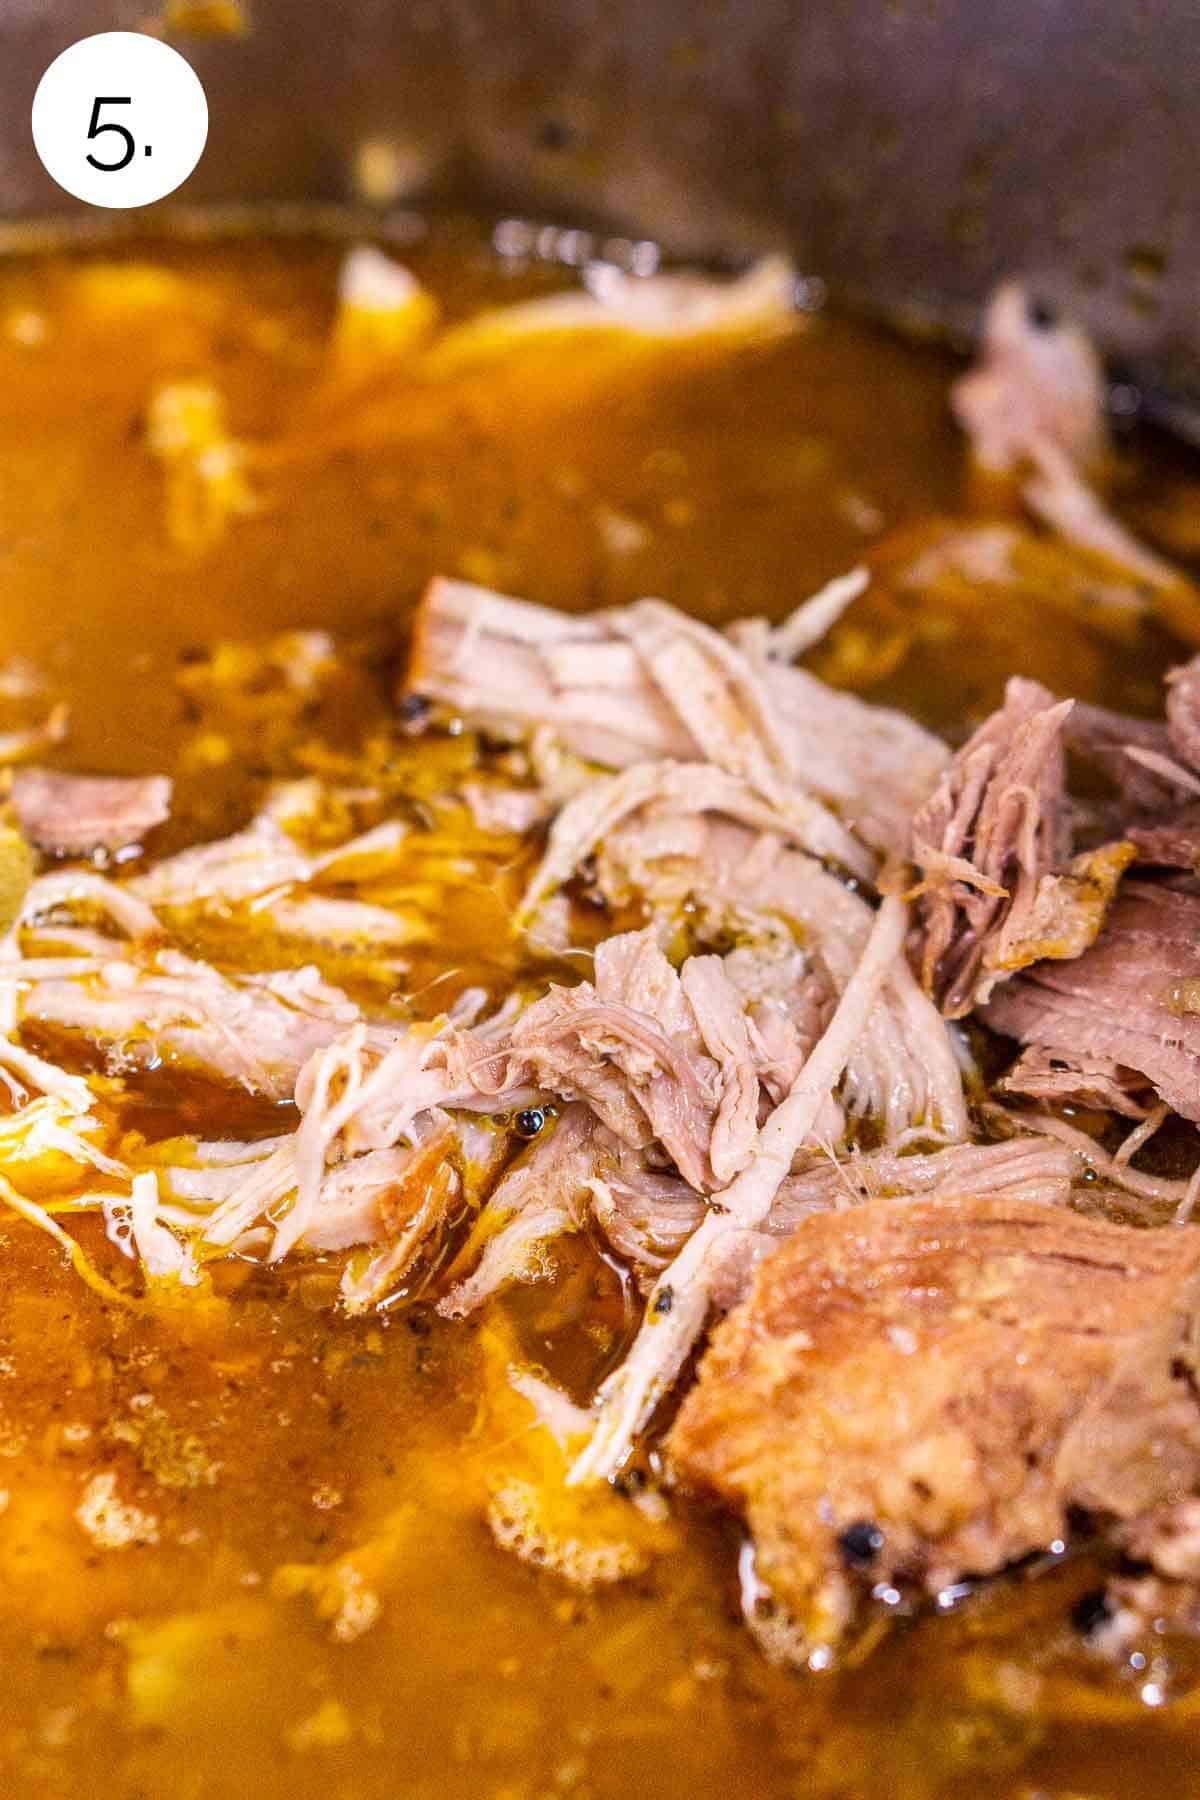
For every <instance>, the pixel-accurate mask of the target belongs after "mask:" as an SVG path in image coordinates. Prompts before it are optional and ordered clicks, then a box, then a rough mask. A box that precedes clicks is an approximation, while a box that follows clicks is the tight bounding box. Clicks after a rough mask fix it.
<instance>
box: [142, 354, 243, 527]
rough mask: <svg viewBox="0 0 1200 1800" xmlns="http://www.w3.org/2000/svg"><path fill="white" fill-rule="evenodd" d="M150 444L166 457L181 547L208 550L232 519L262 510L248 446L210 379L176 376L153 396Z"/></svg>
mask: <svg viewBox="0 0 1200 1800" xmlns="http://www.w3.org/2000/svg"><path fill="white" fill-rule="evenodd" d="M146 445H147V448H148V449H149V451H150V454H151V456H153V457H154V458H155V460H156V461H158V462H159V463H161V465H162V469H163V475H164V480H165V487H166V527H167V535H168V537H169V538H170V539H171V542H172V543H173V544H176V545H177V546H178V547H179V548H180V549H181V550H191V551H198V550H206V549H208V548H209V547H210V546H211V545H212V544H214V543H216V542H217V540H218V539H219V538H220V537H221V536H222V535H223V534H224V532H225V530H226V528H227V526H228V524H229V522H230V520H231V519H235V518H238V517H240V516H242V515H244V514H246V513H251V512H254V511H255V510H256V505H257V503H256V501H255V498H254V495H253V493H252V492H251V489H250V484H249V482H248V480H247V478H246V452H245V449H244V447H243V445H241V444H240V443H238V442H237V440H236V439H235V438H234V437H233V436H232V435H231V433H230V430H229V426H228V424H227V422H226V415H225V399H224V396H223V395H222V394H221V393H220V391H219V390H218V389H217V388H216V387H214V386H213V384H212V383H211V382H208V381H173V382H168V383H167V384H166V385H165V386H163V387H160V388H158V389H157V390H156V391H155V392H154V393H153V394H152V395H151V398H150V405H149V408H148V410H147V415H146Z"/></svg>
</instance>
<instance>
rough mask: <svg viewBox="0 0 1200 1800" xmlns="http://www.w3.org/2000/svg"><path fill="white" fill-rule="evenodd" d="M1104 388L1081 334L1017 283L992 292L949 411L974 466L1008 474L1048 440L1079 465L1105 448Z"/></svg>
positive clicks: (1092, 349) (1092, 351) (1091, 349)
mask: <svg viewBox="0 0 1200 1800" xmlns="http://www.w3.org/2000/svg"><path fill="white" fill-rule="evenodd" d="M1104 401H1105V385H1104V370H1103V367H1102V366H1101V362H1100V358H1099V356H1098V355H1097V354H1096V350H1095V347H1094V345H1093V344H1092V342H1091V340H1090V339H1089V338H1088V336H1087V334H1086V333H1085V332H1084V331H1082V330H1081V329H1080V328H1079V326H1078V325H1076V324H1074V323H1073V322H1072V321H1071V320H1069V319H1060V318H1058V317H1056V315H1055V313H1054V312H1053V311H1052V310H1051V309H1050V308H1049V307H1047V306H1045V305H1043V304H1041V303H1040V302H1038V301H1035V300H1034V299H1033V298H1032V297H1031V296H1030V294H1029V293H1028V292H1027V291H1026V289H1025V288H1024V287H1022V286H1021V284H1020V283H1019V282H1016V281H1006V282H1004V283H1003V284H1002V285H1001V286H1000V287H998V288H997V289H996V291H995V293H994V294H993V295H992V297H991V299H990V300H989V302H988V307H987V312H986V313H985V315H984V320H983V350H982V354H981V356H980V359H979V362H978V363H977V364H976V366H975V367H974V368H973V369H971V370H970V371H969V373H967V374H966V375H964V376H962V378H961V379H960V380H959V381H957V382H955V384H954V387H953V389H952V390H951V404H952V406H953V408H954V414H955V417H956V418H957V420H958V422H959V424H960V425H961V426H962V428H963V430H964V431H965V432H967V434H968V435H969V437H970V439H971V446H972V449H973V450H974V452H975V454H976V456H977V457H978V459H979V461H980V463H981V464H982V465H983V466H984V467H985V468H987V469H991V470H994V471H996V472H997V473H998V474H1009V473H1011V472H1013V471H1015V470H1016V469H1018V468H1019V466H1020V465H1021V464H1022V463H1023V462H1025V461H1026V459H1027V458H1028V456H1029V454H1030V447H1031V446H1032V445H1035V444H1038V443H1050V444H1054V445H1057V446H1058V448H1059V449H1060V450H1061V451H1062V452H1063V453H1064V454H1065V455H1066V456H1068V457H1069V458H1070V460H1071V461H1072V462H1073V463H1075V464H1076V465H1077V466H1078V467H1080V468H1088V467H1091V466H1094V465H1095V464H1097V463H1098V462H1100V461H1101V460H1102V458H1103V457H1104V456H1105V454H1106V453H1107V450H1108V431H1107V428H1106V426H1105V419H1104Z"/></svg>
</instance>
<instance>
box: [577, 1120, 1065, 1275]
mask: <svg viewBox="0 0 1200 1800" xmlns="http://www.w3.org/2000/svg"><path fill="white" fill-rule="evenodd" d="M1081 1166H1082V1165H1081V1159H1080V1158H1079V1157H1078V1156H1077V1155H1076V1153H1075V1152H1074V1151H1073V1150H1071V1149H1070V1148H1069V1147H1068V1146H1067V1145H1065V1144H1056V1143H1053V1142H1051V1141H1048V1140H1047V1139H1046V1138H1036V1137H1031V1138H1012V1139H1010V1140H1009V1141H1008V1142H1007V1143H1000V1144H951V1145H948V1146H947V1147H946V1148H945V1149H944V1150H933V1151H929V1152H927V1153H926V1154H923V1155H921V1154H911V1153H910V1154H906V1155H897V1154H896V1152H895V1151H893V1150H870V1151H865V1152H851V1153H850V1154H849V1155H847V1156H845V1157H842V1158H841V1159H839V1158H837V1157H835V1156H833V1155H831V1154H829V1155H826V1154H820V1153H817V1152H812V1151H806V1152H805V1153H804V1154H803V1155H802V1156H801V1157H798V1158H797V1160H796V1164H795V1165H794V1166H793V1169H792V1173H791V1174H790V1175H789V1176H788V1177H787V1178H786V1179H785V1180H784V1182H783V1183H782V1185H781V1186H780V1189H779V1192H778V1194H777V1195H776V1197H775V1204H774V1205H773V1206H772V1208H771V1210H770V1212H769V1213H768V1214H767V1217H766V1218H765V1219H764V1221H763V1224H762V1227H761V1229H760V1231H759V1232H757V1233H755V1234H754V1235H755V1243H754V1246H753V1256H754V1259H757V1260H761V1258H762V1256H764V1255H766V1254H767V1252H768V1251H770V1250H772V1249H774V1248H775V1246H776V1245H777V1244H778V1242H779V1240H780V1239H781V1238H786V1237H790V1236H791V1234H792V1232H793V1231H795V1229H796V1227H797V1226H798V1225H799V1224H800V1223H801V1222H802V1221H803V1220H804V1219H807V1218H810V1217H811V1216H812V1215H813V1214H814V1213H822V1212H841V1211H844V1210H845V1209H846V1208H847V1207H848V1206H855V1205H858V1204H859V1203H860V1202H862V1201H867V1200H876V1199H883V1198H900V1197H902V1196H903V1197H905V1198H908V1199H915V1198H916V1197H917V1196H929V1195H934V1194H953V1195H956V1196H958V1197H959V1198H975V1197H977V1196H981V1195H993V1194H1002V1195H1003V1196H1004V1197H1005V1198H1006V1199H1009V1200H1021V1201H1025V1200H1029V1201H1037V1202H1039V1203H1041V1204H1042V1205H1047V1206H1060V1205H1065V1204H1066V1202H1067V1201H1068V1200H1069V1199H1070V1195H1071V1184H1072V1181H1073V1179H1074V1178H1075V1176H1076V1175H1077V1174H1078V1173H1079V1172H1080V1170H1081ZM603 1173H604V1180H603V1183H602V1184H601V1183H597V1184H596V1186H597V1187H601V1186H602V1188H603V1202H602V1201H601V1200H600V1199H599V1198H598V1199H597V1201H596V1204H595V1207H594V1210H595V1214H596V1218H597V1221H598V1222H599V1224H600V1226H601V1228H602V1230H603V1231H604V1234H605V1236H606V1237H607V1239H608V1241H609V1243H610V1244H611V1245H612V1247H613V1249H614V1250H615V1251H616V1252H617V1254H618V1256H621V1257H623V1258H624V1259H625V1261H626V1262H628V1263H629V1264H630V1265H631V1266H632V1268H633V1269H634V1272H635V1273H636V1275H637V1276H638V1278H639V1280H640V1281H642V1282H648V1279H649V1278H652V1277H655V1276H657V1275H659V1274H660V1273H661V1272H662V1270H663V1269H664V1268H665V1267H666V1266H667V1264H668V1263H669V1262H670V1261H671V1260H672V1258H673V1257H675V1256H677V1255H678V1254H679V1252H680V1250H682V1248H683V1246H684V1244H685V1243H686V1242H687V1240H688V1238H689V1237H690V1236H691V1234H692V1232H693V1231H694V1230H695V1229H696V1227H697V1226H698V1225H699V1223H700V1221H701V1219H702V1218H703V1216H704V1206H703V1202H702V1201H701V1199H700V1196H699V1195H698V1194H696V1193H693V1192H692V1191H691V1189H689V1188H688V1187H686V1186H685V1185H684V1183H682V1182H680V1181H679V1180H678V1179H674V1180H672V1179H671V1178H670V1177H667V1176H662V1175H656V1174H654V1173H653V1171H648V1170H641V1169H637V1168H636V1167H631V1166H630V1162H629V1160H623V1161H622V1162H620V1163H618V1165H617V1169H616V1171H615V1172H614V1173H612V1174H610V1173H609V1171H608V1170H607V1169H604V1170H603ZM751 1266H752V1264H751V1263H750V1262H748V1264H747V1279H748V1274H749V1272H750V1268H751ZM744 1293H745V1285H744V1284H743V1285H741V1286H740V1287H739V1289H738V1290H737V1291H736V1292H734V1293H732V1294H730V1295H729V1296H728V1304H729V1305H732V1304H734V1302H735V1301H736V1300H740V1299H741V1298H742V1297H743V1295H744Z"/></svg>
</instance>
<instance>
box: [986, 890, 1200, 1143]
mask: <svg viewBox="0 0 1200 1800" xmlns="http://www.w3.org/2000/svg"><path fill="white" fill-rule="evenodd" d="M982 1017H983V1018H984V1020H985V1022H986V1023H987V1024H988V1025H990V1026H991V1027H992V1029H993V1030H994V1031H999V1032H1002V1033H1003V1034H1004V1035H1005V1036H1007V1037H1013V1038H1016V1039H1018V1041H1019V1042H1021V1043H1022V1044H1029V1045H1033V1046H1036V1047H1037V1049H1039V1050H1040V1051H1043V1052H1046V1053H1048V1055H1049V1056H1050V1058H1051V1059H1052V1060H1053V1061H1062V1062H1064V1063H1065V1064H1066V1067H1067V1068H1068V1069H1079V1068H1083V1069H1084V1070H1085V1071H1086V1070H1090V1069H1092V1068H1095V1067H1096V1066H1097V1065H1099V1066H1100V1068H1101V1069H1106V1068H1107V1069H1111V1068H1112V1066H1113V1065H1116V1066H1117V1067H1118V1069H1119V1070H1120V1071H1121V1072H1122V1073H1121V1074H1120V1075H1119V1077H1117V1079H1118V1081H1119V1085H1120V1087H1122V1088H1123V1087H1125V1086H1126V1085H1127V1084H1128V1083H1129V1082H1130V1081H1131V1080H1132V1079H1133V1078H1135V1077H1137V1076H1141V1077H1142V1078H1143V1079H1144V1081H1146V1082H1148V1083H1150V1084H1152V1086H1153V1087H1154V1089H1155V1090H1156V1092H1157V1093H1158V1095H1159V1097H1160V1098H1161V1099H1163V1100H1165V1101H1166V1103H1167V1105H1168V1106H1170V1107H1172V1108H1173V1109H1174V1111H1176V1112H1179V1113H1182V1114H1183V1116H1184V1117H1185V1118H1187V1119H1192V1120H1195V1121H1197V1122H1200V894H1195V893H1189V892H1187V891H1184V890H1181V889H1178V888H1174V887H1168V886H1165V885H1161V886H1160V885H1155V884H1153V883H1150V882H1143V881H1129V882H1126V883H1125V885H1124V887H1123V888H1122V891H1121V894H1120V896H1119V897H1118V899H1117V900H1116V901H1115V903H1114V904H1113V906H1112V908H1111V910H1110V912H1109V915H1108V918H1107V921H1106V923H1105V926H1104V929H1103V931H1102V932H1101V934H1100V936H1099V937H1098V939H1097V940H1096V942H1095V943H1094V944H1093V945H1092V947H1091V948H1090V949H1089V950H1085V951H1084V953H1083V955H1082V956H1080V957H1078V958H1077V959H1076V960H1075V961H1074V962H1069V963H1054V962H1041V963H1037V964H1035V965H1034V967H1033V968H1031V969H1028V970H1027V971H1026V972H1025V973H1024V974H1023V975H1021V976H1019V977H1018V978H1017V979H1016V980H1014V981H1012V982H1009V983H1007V984H1006V985H1005V986H1004V987H1001V988H998V989H997V990H996V992H995V993H994V994H993V995H992V997H991V999H990V1001H989V1002H988V1004H987V1006H986V1007H985V1008H984V1010H983V1014H982ZM1125 1071H1129V1072H1131V1074H1126V1073H1124V1072H1125ZM1014 1073H1017V1072H1016V1071H1014ZM1017 1079H1018V1080H1019V1081H1021V1080H1023V1079H1024V1078H1023V1077H1022V1076H1021V1075H1020V1074H1019V1073H1017ZM1135 1091H1136V1089H1135ZM1129 1110H1130V1109H1129V1107H1128V1106H1127V1105H1122V1107H1121V1111H1123V1112H1128V1111H1129Z"/></svg>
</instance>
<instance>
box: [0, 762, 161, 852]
mask: <svg viewBox="0 0 1200 1800" xmlns="http://www.w3.org/2000/svg"><path fill="white" fill-rule="evenodd" d="M12 804H13V810H14V812H15V813H16V815H17V823H18V824H19V825H20V827H21V830H22V831H23V832H24V833H25V836H26V837H27V838H28V839H29V842H30V843H31V844H36V845H37V847H38V849H39V850H47V851H49V852H50V853H51V854H52V855H54V856H91V855H93V854H94V853H95V852H96V851H97V850H108V851H114V850H125V849H128V847H129V846H130V845H131V844H139V843H141V841H142V839H143V838H144V837H145V836H146V833H147V832H149V831H152V830H153V829H154V827H155V826H156V825H161V824H162V823H163V821H164V820H165V819H166V818H167V817H168V816H169V815H170V810H171V782H170V779H169V778H168V777H167V776H166V775H140V776H130V777H123V776H119V775H62V774H59V773H58V772H57V771H54V770H51V769H22V770H21V771H20V772H19V773H18V774H17V775H15V776H14V778H13V784H12Z"/></svg>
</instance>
